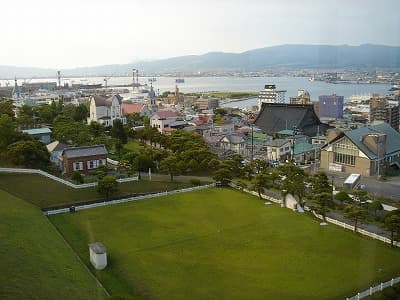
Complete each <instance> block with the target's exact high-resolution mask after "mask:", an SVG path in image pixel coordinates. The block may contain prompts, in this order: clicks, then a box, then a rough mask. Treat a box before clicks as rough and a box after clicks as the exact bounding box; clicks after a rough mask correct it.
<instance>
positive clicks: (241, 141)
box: [219, 134, 248, 157]
mask: <svg viewBox="0 0 400 300" xmlns="http://www.w3.org/2000/svg"><path fill="white" fill-rule="evenodd" d="M219 148H220V149H221V150H222V151H224V152H226V151H228V150H230V151H233V152H235V153H237V154H239V155H241V156H243V157H246V156H247V154H248V153H247V138H246V137H245V136H244V135H242V134H230V135H226V136H224V137H223V138H221V139H220V140H219Z"/></svg>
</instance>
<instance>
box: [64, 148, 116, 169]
mask: <svg viewBox="0 0 400 300" xmlns="http://www.w3.org/2000/svg"><path fill="white" fill-rule="evenodd" d="M107 154H108V152H107V149H106V147H105V146H104V145H95V146H86V147H71V148H65V149H63V150H62V152H61V155H60V156H61V157H60V158H61V160H62V168H61V171H62V172H63V173H64V174H67V175H69V174H72V173H73V172H75V171H79V172H81V173H85V174H87V173H88V172H89V171H90V170H95V169H97V168H98V167H100V166H106V165H107Z"/></svg>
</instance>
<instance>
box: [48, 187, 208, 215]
mask: <svg viewBox="0 0 400 300" xmlns="http://www.w3.org/2000/svg"><path fill="white" fill-rule="evenodd" d="M214 186H215V184H214V183H212V184H207V185H200V186H195V187H190V188H185V189H180V190H174V191H169V192H161V193H155V194H148V195H143V196H136V197H127V198H123V199H118V200H111V201H104V202H97V203H92V204H85V205H79V206H75V211H78V210H83V209H89V208H94V207H99V206H106V205H113V204H119V203H125V202H131V201H138V200H144V199H152V198H157V197H161V196H168V195H174V194H179V193H187V192H191V191H196V190H202V189H207V188H210V187H214ZM69 211H70V209H69V208H61V209H54V210H48V211H46V212H45V213H44V214H45V215H47V216H48V215H55V214H61V213H66V212H69Z"/></svg>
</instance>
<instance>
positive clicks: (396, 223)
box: [384, 214, 400, 247]
mask: <svg viewBox="0 0 400 300" xmlns="http://www.w3.org/2000/svg"><path fill="white" fill-rule="evenodd" d="M384 226H385V228H386V229H388V230H389V231H390V244H391V245H392V247H393V242H394V240H399V237H400V214H391V215H387V216H386V218H385V225H384Z"/></svg>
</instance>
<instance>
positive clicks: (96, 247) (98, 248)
mask: <svg viewBox="0 0 400 300" xmlns="http://www.w3.org/2000/svg"><path fill="white" fill-rule="evenodd" d="M89 248H90V249H91V250H92V251H93V252H94V253H96V254H103V253H106V252H107V249H106V247H105V246H104V245H103V244H102V243H100V242H96V243H92V244H89Z"/></svg>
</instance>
